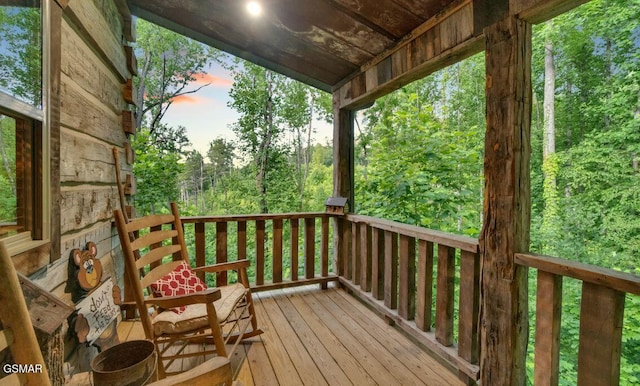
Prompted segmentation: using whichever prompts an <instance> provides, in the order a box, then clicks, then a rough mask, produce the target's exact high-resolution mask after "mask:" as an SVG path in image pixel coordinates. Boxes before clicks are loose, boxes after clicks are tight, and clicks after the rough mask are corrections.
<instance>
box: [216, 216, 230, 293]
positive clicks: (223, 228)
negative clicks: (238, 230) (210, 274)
mask: <svg viewBox="0 0 640 386" xmlns="http://www.w3.org/2000/svg"><path fill="white" fill-rule="evenodd" d="M227 240H228V234H227V223H226V222H218V223H216V264H217V263H226V262H227V260H228V257H227ZM216 285H219V286H225V285H227V271H222V272H217V273H216Z"/></svg>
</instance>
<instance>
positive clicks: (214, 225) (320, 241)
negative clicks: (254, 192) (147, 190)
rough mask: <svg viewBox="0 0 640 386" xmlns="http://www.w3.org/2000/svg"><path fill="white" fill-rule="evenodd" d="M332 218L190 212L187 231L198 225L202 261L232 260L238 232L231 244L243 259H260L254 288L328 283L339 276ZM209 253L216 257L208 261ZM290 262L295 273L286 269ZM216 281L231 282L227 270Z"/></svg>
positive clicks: (185, 221) (198, 260)
mask: <svg viewBox="0 0 640 386" xmlns="http://www.w3.org/2000/svg"><path fill="white" fill-rule="evenodd" d="M329 217H330V215H329V214H327V213H291V214H259V215H228V216H198V217H184V218H183V219H182V223H183V226H184V227H185V234H190V232H189V227H191V226H192V227H193V229H192V231H193V234H194V237H195V260H196V266H204V265H205V264H212V263H224V262H226V261H228V257H229V248H230V246H229V239H230V234H233V236H234V241H235V246H231V248H235V255H236V256H237V258H238V259H244V258H249V259H251V260H253V261H254V265H253V269H254V272H255V274H254V275H253V277H251V278H249V279H250V281H251V283H252V289H253V290H254V291H259V290H268V289H276V288H285V287H291V286H298V285H305V284H316V283H318V284H321V286H323V287H325V286H326V283H327V282H329V281H336V280H337V276H336V275H335V274H333V273H332V272H331V271H332V269H331V267H330V259H329V256H330V255H329V239H330V233H329V232H330V226H329V224H330V221H329ZM285 227H286V228H285ZM285 229H286V231H285ZM207 233H209V234H213V238H214V239H215V251H213V250H211V251H209V250H207V237H205V235H206V234H207ZM250 235H251V236H250ZM187 244H189V241H188V240H187ZM212 249H213V248H212ZM248 253H252V254H253V255H252V256H249V255H248ZM207 256H211V257H213V261H211V260H209V261H206V257H207ZM284 259H288V261H285V260H284ZM318 262H319V267H316V265H318V264H317V263H318ZM286 266H288V267H289V268H290V274H289V275H285V274H284V273H285V269H284V268H285V267H286ZM301 269H304V270H303V272H302V274H299V271H300V270H301ZM267 270H268V272H267ZM216 280H217V283H218V284H220V285H225V284H226V283H227V276H226V273H224V274H221V275H219V276H218V277H217V278H216Z"/></svg>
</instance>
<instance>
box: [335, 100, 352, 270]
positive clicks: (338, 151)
mask: <svg viewBox="0 0 640 386" xmlns="http://www.w3.org/2000/svg"><path fill="white" fill-rule="evenodd" d="M353 149H354V132H353V111H351V110H347V109H342V108H340V95H339V92H338V91H336V92H335V93H334V94H333V165H334V166H333V196H334V197H346V198H348V199H349V204H348V205H349V209H348V211H349V212H353V207H354V201H353V200H354V181H355V179H354V166H353V160H354V151H353ZM348 226H350V225H348V224H345V221H344V220H343V219H342V218H338V217H336V218H334V227H333V229H334V237H333V240H334V242H333V243H334V245H333V251H334V272H341V273H342V274H344V275H347V272H346V271H345V270H344V267H345V266H344V261H346V260H347V253H350V251H349V250H348V248H346V246H347V245H346V244H348V243H349V240H347V239H345V237H344V235H345V231H344V229H345V227H348ZM338 267H340V268H338Z"/></svg>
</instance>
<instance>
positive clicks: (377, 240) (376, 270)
mask: <svg viewBox="0 0 640 386" xmlns="http://www.w3.org/2000/svg"><path fill="white" fill-rule="evenodd" d="M371 247H372V252H371V253H372V260H371V295H372V296H373V297H374V298H376V299H378V300H382V299H384V231H382V230H380V229H377V228H373V233H372V235H371Z"/></svg>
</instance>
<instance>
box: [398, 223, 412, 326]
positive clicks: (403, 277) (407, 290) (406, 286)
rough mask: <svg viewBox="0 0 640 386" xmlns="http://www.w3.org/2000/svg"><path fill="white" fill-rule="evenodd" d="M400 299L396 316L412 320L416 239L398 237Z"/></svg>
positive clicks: (403, 236)
mask: <svg viewBox="0 0 640 386" xmlns="http://www.w3.org/2000/svg"><path fill="white" fill-rule="evenodd" d="M399 264H400V273H399V275H400V290H399V294H400V299H399V304H398V314H399V315H400V316H401V317H403V318H404V319H406V320H412V319H413V318H414V317H415V314H416V297H415V287H416V239H415V238H413V237H409V236H405V235H401V236H400V260H399Z"/></svg>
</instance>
